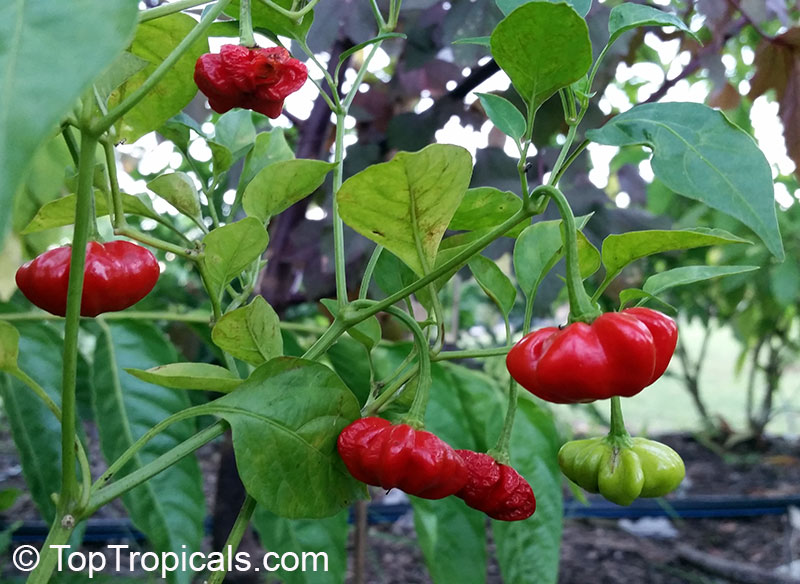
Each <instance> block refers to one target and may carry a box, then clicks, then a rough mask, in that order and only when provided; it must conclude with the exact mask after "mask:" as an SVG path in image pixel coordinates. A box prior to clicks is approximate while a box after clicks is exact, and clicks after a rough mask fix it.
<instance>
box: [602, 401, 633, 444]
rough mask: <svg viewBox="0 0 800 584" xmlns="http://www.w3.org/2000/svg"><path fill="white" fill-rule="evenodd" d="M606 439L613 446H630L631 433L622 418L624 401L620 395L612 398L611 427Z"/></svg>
mask: <svg viewBox="0 0 800 584" xmlns="http://www.w3.org/2000/svg"><path fill="white" fill-rule="evenodd" d="M606 441H607V442H608V443H609V444H611V445H612V446H630V445H631V435H630V434H628V430H627V429H626V428H625V420H623V419H622V402H621V400H620V398H619V396H618V395H615V396H614V397H612V398H611V427H610V428H609V430H608V436H606Z"/></svg>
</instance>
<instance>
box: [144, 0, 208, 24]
mask: <svg viewBox="0 0 800 584" xmlns="http://www.w3.org/2000/svg"><path fill="white" fill-rule="evenodd" d="M208 3H209V0H175V1H174V2H170V3H169V4H162V5H161V6H156V7H155V8H151V9H149V10H144V11H143V12H140V13H139V22H147V21H148V20H154V19H156V18H161V17H162V16H169V15H170V14H175V13H176V12H181V11H183V10H186V9H187V8H194V7H195V6H201V5H203V4H208Z"/></svg>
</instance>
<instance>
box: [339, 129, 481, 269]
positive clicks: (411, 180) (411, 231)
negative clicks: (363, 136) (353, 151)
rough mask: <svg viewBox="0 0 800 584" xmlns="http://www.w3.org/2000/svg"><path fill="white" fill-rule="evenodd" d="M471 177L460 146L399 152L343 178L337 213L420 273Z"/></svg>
mask: <svg viewBox="0 0 800 584" xmlns="http://www.w3.org/2000/svg"><path fill="white" fill-rule="evenodd" d="M471 176H472V157H471V156H470V154H469V152H468V151H467V150H465V149H464V148H462V147H460V146H452V145H448V144H431V145H430V146H428V147H426V148H424V149H422V150H420V151H419V152H413V153H409V152H399V153H397V154H396V155H395V157H394V158H393V159H392V160H390V161H389V162H384V163H382V164H375V165H373V166H370V167H369V168H367V169H366V170H363V171H361V172H359V173H358V174H356V175H354V176H352V177H350V178H349V179H347V181H345V183H344V184H343V185H342V188H341V189H339V192H338V193H337V194H336V199H337V202H338V205H339V213H340V214H341V217H342V219H343V220H344V222H345V223H347V225H349V226H350V227H352V228H353V229H354V230H355V231H357V232H358V233H360V234H361V235H363V236H364V237H366V238H367V239H371V240H372V241H374V242H376V243H378V244H379V245H382V246H384V247H385V248H386V249H388V250H389V251H391V252H392V253H393V254H395V255H396V256H397V257H399V258H400V259H401V260H402V261H403V262H404V263H405V264H406V265H407V266H408V267H409V268H411V269H412V270H413V271H414V272H416V273H417V274H418V275H423V274H425V273H426V272H427V271H429V270H430V269H432V268H433V266H434V265H435V263H436V252H437V249H438V247H439V242H440V241H441V239H442V235H443V234H444V232H445V230H446V229H447V225H448V224H449V223H450V219H452V217H453V214H454V213H455V211H456V209H457V208H458V205H459V203H460V202H461V198H462V197H463V196H464V192H465V191H466V190H467V187H468V186H469V181H470V177H471Z"/></svg>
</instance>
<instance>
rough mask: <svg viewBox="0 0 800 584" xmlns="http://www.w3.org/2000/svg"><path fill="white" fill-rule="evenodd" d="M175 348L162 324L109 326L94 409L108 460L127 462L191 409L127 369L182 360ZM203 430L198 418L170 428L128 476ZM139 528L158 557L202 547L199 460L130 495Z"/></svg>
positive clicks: (97, 365) (174, 576) (181, 396)
mask: <svg viewBox="0 0 800 584" xmlns="http://www.w3.org/2000/svg"><path fill="white" fill-rule="evenodd" d="M176 358H177V354H176V353H175V349H174V347H173V346H172V344H171V343H170V342H169V341H168V340H167V339H166V338H165V337H164V336H163V335H162V334H161V332H160V331H158V330H157V329H156V328H155V327H153V326H152V325H149V324H145V323H142V322H134V321H116V322H113V323H108V324H106V325H104V326H102V331H101V334H100V335H99V337H98V340H97V346H96V348H95V354H94V381H95V383H94V384H93V388H94V396H93V397H94V400H93V401H94V408H95V419H96V421H97V428H98V431H99V435H100V445H101V447H102V450H103V454H104V455H105V458H106V460H108V461H111V460H115V459H116V458H117V457H119V456H120V455H121V454H122V453H123V452H124V451H125V450H127V448H128V447H129V446H131V445H132V444H133V443H134V442H135V441H136V440H137V439H138V438H140V437H141V436H142V434H144V433H145V432H146V431H147V430H148V429H149V428H151V427H153V426H155V425H156V424H157V423H158V422H160V421H161V420H163V419H164V418H166V417H168V416H169V415H171V414H174V413H176V412H179V411H182V410H184V409H186V408H188V407H189V406H190V403H189V398H188V396H187V394H185V393H183V392H176V391H172V390H169V389H165V388H159V387H153V386H152V385H150V384H149V383H146V382H144V381H140V380H138V379H136V378H135V377H133V376H131V375H128V374H126V373H121V372H122V371H123V370H125V369H127V368H131V367H155V366H157V365H161V364H164V363H166V362H170V361H175V360H176ZM194 433H195V424H194V422H193V421H192V420H183V421H180V422H176V423H174V424H172V425H171V426H169V428H167V429H166V430H165V431H164V432H162V433H161V434H160V435H159V437H158V438H157V439H156V440H151V441H150V442H148V443H147V444H146V445H145V446H144V447H142V449H141V450H139V451H138V452H137V454H136V455H135V456H134V458H133V460H132V461H131V463H129V464H128V465H126V467H125V469H124V470H123V471H122V474H127V473H129V472H131V471H133V470H135V469H137V468H140V467H141V466H143V465H145V464H147V463H149V462H151V461H153V460H155V459H156V458H158V457H159V456H161V455H162V454H164V453H165V452H167V451H168V450H170V449H171V448H174V447H175V446H177V445H178V444H180V443H181V442H183V441H185V440H187V439H189V438H190V437H191V436H192V435H193V434H194ZM122 501H123V503H124V504H125V507H126V509H127V510H128V513H129V515H130V517H131V519H132V520H133V523H134V525H136V527H137V528H138V529H140V530H141V531H142V532H143V533H144V534H145V535H146V536H147V539H148V541H149V543H150V544H151V545H152V546H153V548H154V549H155V550H156V551H158V552H162V553H163V552H174V553H177V554H180V553H182V552H183V553H192V552H194V551H198V550H199V549H200V548H201V544H202V540H203V520H204V518H205V500H204V497H203V480H202V475H201V474H200V469H199V467H198V464H197V460H196V458H195V457H191V456H190V457H186V458H184V459H182V460H180V461H178V462H177V463H175V464H174V465H173V466H171V467H169V468H168V469H167V470H165V471H164V472H162V473H159V474H157V475H156V476H154V477H152V478H151V479H150V480H148V481H147V482H146V483H143V484H141V485H139V486H138V487H136V488H134V489H133V490H131V491H129V492H128V493H126V494H125V495H123V496H122ZM191 578H192V574H191V573H190V572H182V571H177V572H172V573H170V574H169V575H168V577H167V580H168V581H169V582H178V583H180V584H188V583H189V582H190V581H191Z"/></svg>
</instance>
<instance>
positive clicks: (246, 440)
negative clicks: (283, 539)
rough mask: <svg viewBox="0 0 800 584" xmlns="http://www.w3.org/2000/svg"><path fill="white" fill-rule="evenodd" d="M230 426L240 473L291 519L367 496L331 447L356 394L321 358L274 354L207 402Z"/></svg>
mask: <svg viewBox="0 0 800 584" xmlns="http://www.w3.org/2000/svg"><path fill="white" fill-rule="evenodd" d="M209 408H210V409H211V411H213V412H214V413H216V414H217V415H219V416H220V417H222V418H224V419H225V420H226V421H227V422H228V423H229V424H230V425H231V428H232V429H233V449H234V452H235V454H236V464H237V467H238V469H239V476H240V477H241V479H242V482H243V483H244V486H245V488H246V489H247V492H248V493H249V494H250V495H252V496H253V497H254V498H255V499H256V501H258V503H259V505H263V506H264V508H266V509H267V510H269V511H271V512H272V513H275V514H276V515H279V516H281V517H289V518H316V517H328V516H331V515H334V514H336V513H337V512H338V511H340V510H342V509H344V508H345V507H347V506H348V505H350V504H351V503H352V502H353V501H354V500H356V499H358V498H360V497H363V496H364V492H365V491H364V487H363V485H362V484H361V483H359V482H358V481H356V480H355V479H354V478H352V477H351V476H350V474H349V473H348V472H347V469H346V468H345V466H344V463H343V462H342V460H341V459H340V458H339V455H338V453H337V451H336V439H337V438H338V436H339V433H340V432H341V431H342V430H343V429H344V427H345V426H346V425H347V424H349V423H350V422H352V421H353V420H355V419H356V418H358V417H359V416H360V410H359V406H358V400H356V398H355V396H354V395H353V394H352V392H351V391H350V390H349V389H347V387H346V386H345V385H344V383H342V380H341V379H339V377H338V376H337V375H336V374H335V373H334V372H333V371H331V370H330V369H328V368H327V367H325V366H324V365H322V364H320V363H316V362H313V361H307V360H304V359H296V358H292V357H279V358H277V359H273V360H272V361H269V362H267V363H265V364H264V365H261V366H260V367H259V368H258V369H256V370H255V371H254V372H253V373H252V374H251V375H250V377H249V378H248V379H247V380H246V381H245V382H244V383H243V384H242V385H240V386H239V387H238V388H236V390H235V391H233V392H231V393H229V394H228V395H225V396H222V397H221V398H219V399H217V400H215V401H214V402H212V403H211V404H210V405H209Z"/></svg>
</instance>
